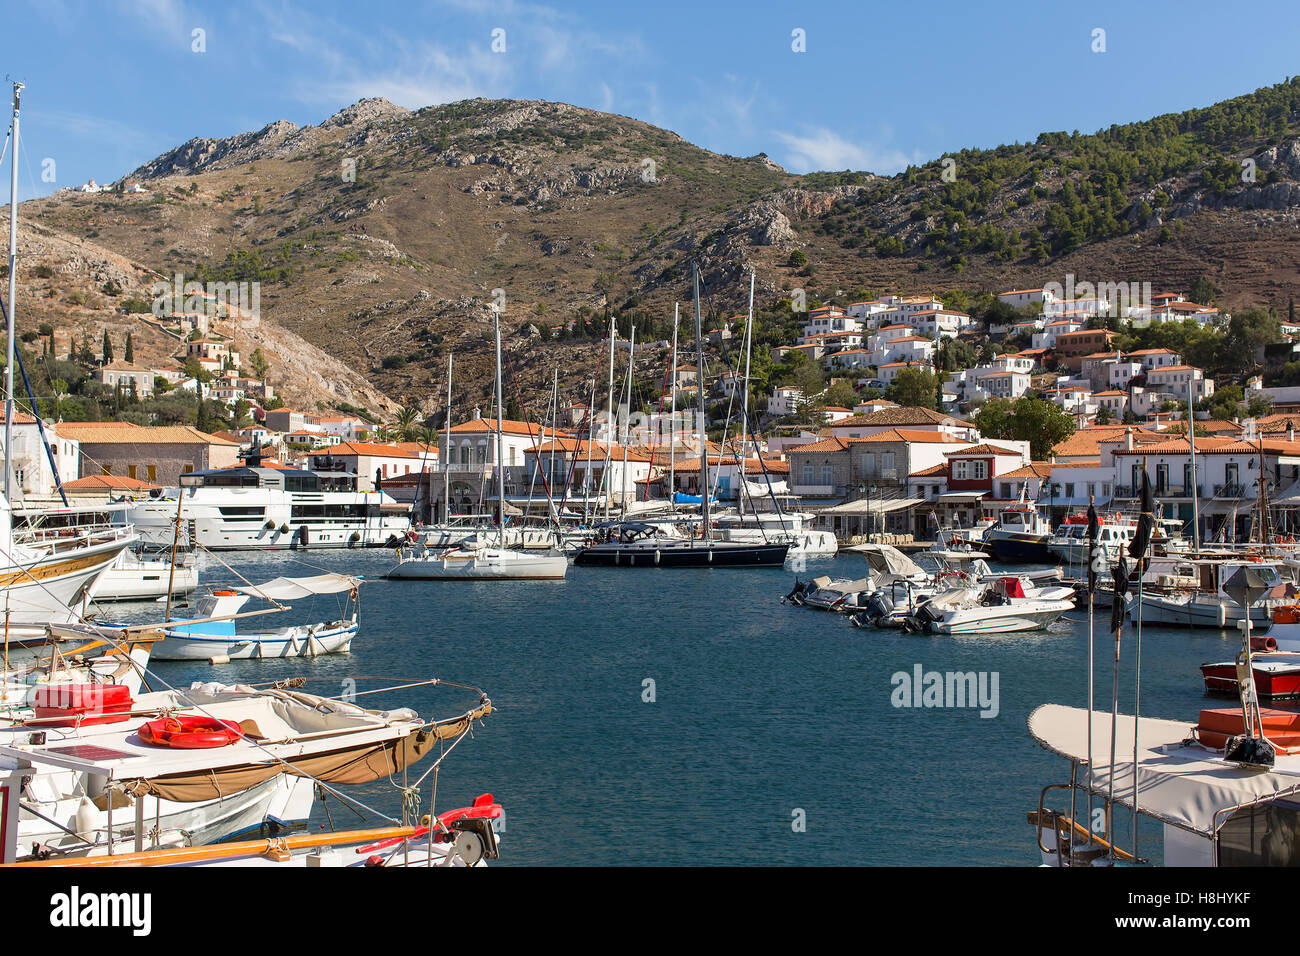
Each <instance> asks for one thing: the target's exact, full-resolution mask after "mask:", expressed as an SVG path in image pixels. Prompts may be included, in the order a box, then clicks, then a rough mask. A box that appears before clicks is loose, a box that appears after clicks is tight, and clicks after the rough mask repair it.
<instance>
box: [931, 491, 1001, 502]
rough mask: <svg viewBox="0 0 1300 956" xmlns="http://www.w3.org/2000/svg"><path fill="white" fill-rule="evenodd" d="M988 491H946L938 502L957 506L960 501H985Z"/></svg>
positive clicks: (937, 499)
mask: <svg viewBox="0 0 1300 956" xmlns="http://www.w3.org/2000/svg"><path fill="white" fill-rule="evenodd" d="M987 494H988V492H987V491H945V492H944V493H943V494H941V495H940V496H939V497H938V498H936V499H935V500H936V501H939V502H943V503H946V504H955V503H956V502H959V501H983V500H984V496H985V495H987Z"/></svg>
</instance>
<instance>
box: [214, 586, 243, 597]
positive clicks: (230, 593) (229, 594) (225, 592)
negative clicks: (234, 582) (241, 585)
mask: <svg viewBox="0 0 1300 956" xmlns="http://www.w3.org/2000/svg"><path fill="white" fill-rule="evenodd" d="M238 593H239V592H238V591H232V590H230V589H229V588H222V589H221V590H220V591H213V592H212V596H213V597H234V596H235V595H237V594H238Z"/></svg>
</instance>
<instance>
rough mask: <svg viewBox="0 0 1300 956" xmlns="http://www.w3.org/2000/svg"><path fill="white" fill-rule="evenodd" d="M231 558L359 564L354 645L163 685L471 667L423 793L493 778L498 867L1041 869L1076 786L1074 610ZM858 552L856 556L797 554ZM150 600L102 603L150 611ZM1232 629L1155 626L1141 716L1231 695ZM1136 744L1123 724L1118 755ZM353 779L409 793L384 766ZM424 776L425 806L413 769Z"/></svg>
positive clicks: (846, 572)
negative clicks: (449, 740)
mask: <svg viewBox="0 0 1300 956" xmlns="http://www.w3.org/2000/svg"><path fill="white" fill-rule="evenodd" d="M221 557H222V560H223V561H227V562H229V565H230V567H229V568H226V567H223V566H222V564H221V563H219V562H218V561H217V560H216V559H214V558H213V557H212V556H205V558H204V565H203V583H204V585H205V586H208V585H213V586H216V585H221V584H230V583H236V582H237V580H238V579H237V577H236V575H235V573H234V572H236V571H237V572H238V574H239V575H243V576H245V577H247V578H248V579H249V580H251V581H253V582H257V581H264V580H267V579H269V578H272V577H275V576H277V575H280V574H287V575H303V574H310V573H315V572H316V571H317V570H329V571H339V572H345V573H350V574H357V575H361V576H364V577H366V578H367V583H366V584H364V585H363V587H362V591H361V605H360V614H361V617H360V631H359V634H358V636H357V638H356V640H355V642H354V643H353V645H352V650H351V653H349V654H340V655H332V656H328V657H320V658H316V659H289V660H269V661H239V662H232V663H229V664H219V665H208V664H198V663H190V662H175V663H167V662H157V663H156V664H155V665H154V669H155V671H156V672H157V674H158V676H159V677H160V678H162V679H163V680H165V681H166V682H167V683H169V684H172V685H173V686H186V685H188V683H189V682H190V681H192V680H218V681H221V682H223V683H239V682H247V683H262V682H266V681H271V680H277V679H284V678H289V677H295V676H303V677H307V678H309V679H310V682H309V683H308V684H307V686H306V689H307V690H309V691H311V692H313V693H321V694H327V695H332V694H341V693H345V692H347V690H348V688H349V687H350V686H351V685H349V684H347V683H346V681H347V680H348V679H354V680H356V681H357V683H356V685H355V687H356V690H358V691H364V690H365V689H366V687H367V685H368V683H369V682H368V681H367V680H366V678H368V677H385V678H409V679H413V680H414V679H424V678H428V677H438V678H442V679H445V680H449V681H456V682H460V683H465V684H471V685H477V686H479V687H482V688H483V690H484V691H486V693H487V694H488V695H489V696H490V697H491V698H492V701H493V703H494V706H495V708H496V711H495V713H494V714H492V716H490V717H489V718H488V719H487V720H486V721H485V722H484V724H483V726H482V727H479V728H476V729H475V731H474V735H473V738H472V739H468V740H466V741H464V742H463V743H462V744H461V745H460V746H459V747H458V748H457V749H456V751H455V752H454V753H452V754H451V755H450V756H449V757H448V758H447V760H446V762H445V764H444V767H443V770H442V771H441V772H440V774H439V783H438V794H437V807H436V809H437V810H438V811H443V810H446V809H448V808H451V807H455V806H462V805H466V804H468V803H469V802H471V800H472V799H473V798H474V796H476V795H477V794H479V793H482V792H491V793H493V794H494V795H495V796H496V798H497V799H498V800H499V801H500V802H501V803H502V804H504V806H505V808H506V815H507V823H506V830H505V835H504V840H503V843H502V859H501V861H500V862H501V863H502V864H504V865H509V864H554V865H567V864H612V865H625V864H626V865H630V864H666V865H691V864H756V865H766V864H816V865H825V864H848V865H857V864H880V865H936V864H948V865H953V864H955V865H968V864H995V865H1009V866H1024V865H1032V864H1034V863H1037V862H1038V856H1037V853H1036V850H1035V846H1034V833H1033V830H1032V829H1031V828H1030V827H1029V826H1028V825H1027V823H1026V817H1025V814H1026V811H1028V810H1032V809H1034V808H1035V806H1036V805H1037V802H1038V797H1039V791H1040V789H1041V788H1042V787H1043V786H1045V785H1046V784H1049V783H1065V782H1067V780H1068V774H1069V767H1068V764H1067V763H1066V761H1064V760H1063V759H1061V758H1059V757H1056V756H1054V755H1052V754H1049V753H1046V752H1045V751H1043V750H1041V749H1040V748H1039V747H1038V745H1037V744H1036V743H1035V742H1034V741H1033V740H1032V739H1031V738H1030V737H1029V735H1028V732H1027V730H1026V726H1025V721H1026V718H1027V717H1028V715H1029V714H1030V712H1031V711H1032V710H1033V709H1034V708H1035V707H1037V706H1038V705H1040V704H1043V703H1061V704H1071V705H1075V706H1084V704H1085V702H1086V699H1087V698H1086V693H1087V691H1086V688H1087V684H1086V660H1087V626H1086V620H1087V617H1086V613H1085V612H1084V611H1076V612H1072V613H1071V615H1069V616H1068V617H1067V618H1066V619H1063V620H1061V621H1060V622H1058V623H1057V624H1055V625H1054V626H1052V627H1051V628H1050V629H1049V630H1047V631H1043V632H1035V633H1028V634H1013V635H1001V636H999V635H988V636H983V637H980V636H975V637H971V636H966V637H955V638H953V637H941V636H918V635H908V634H905V633H903V632H901V631H893V630H873V629H858V628H855V627H853V626H852V625H851V624H850V622H849V620H848V619H847V618H846V617H843V616H840V615H837V614H828V613H823V612H818V611H813V610H808V609H804V608H796V607H793V606H790V605H783V604H782V603H781V597H782V595H784V594H785V593H786V592H788V591H789V589H790V585H791V584H792V583H793V580H794V577H795V573H796V572H795V571H794V570H791V569H789V568H787V569H785V570H778V569H764V570H723V569H718V570H651V569H645V570H627V569H602V568H583V567H571V568H570V569H569V573H568V578H567V579H566V580H564V581H554V582H477V583H476V582H439V581H388V580H385V579H384V578H383V574H384V572H385V571H386V570H387V569H388V568H389V567H390V566H391V565H392V563H393V555H392V553H391V552H389V551H346V552H339V551H305V552H295V553H292V554H286V553H278V554H270V553H267V554H257V555H251V556H250V555H233V556H232V555H223V556H221ZM232 569H233V570H232ZM865 570H866V569H865V565H864V563H863V562H862V560H861V558H859V557H856V556H851V555H850V556H841V557H839V558H836V559H834V560H827V561H819V562H810V563H808V564H807V565H806V566H805V567H803V568H801V569H800V570H799V571H798V572H797V573H799V574H801V575H802V576H803V577H808V576H810V575H814V574H831V575H833V576H835V577H846V578H853V577H860V576H862V575H863V574H864V573H865ZM251 607H252V605H250V608H251ZM160 611H161V607H160V606H155V605H149V606H141V605H123V606H120V607H118V608H110V611H109V613H110V614H111V615H112V616H114V617H116V618H118V619H124V620H125V619H131V618H135V619H144V618H148V617H150V616H152V617H154V619H157V617H158V616H160V614H159V612H160ZM179 613H180V614H182V615H183V613H184V609H181V611H180V612H179ZM336 613H337V611H336V607H335V599H334V598H333V597H329V598H325V597H321V598H316V599H313V600H310V601H303V602H294V606H293V610H292V611H290V612H288V613H287V614H285V615H280V616H275V615H272V616H267V617H259V618H251V619H248V620H245V621H241V622H240V627H241V629H242V628H246V627H254V626H256V625H258V624H260V623H263V622H264V623H265V624H266V625H268V626H269V625H271V624H272V623H273V622H274V624H275V626H283V625H287V624H289V623H309V622H313V621H317V620H324V619H327V618H329V617H331V616H332V615H334V614H336ZM277 618H279V619H277ZM1108 618H1109V608H1105V609H1102V608H1099V609H1098V611H1097V618H1096V645H1095V646H1096V671H1095V673H1096V677H1097V682H1096V698H1095V699H1096V701H1097V706H1098V707H1099V709H1107V710H1108V709H1109V707H1110V700H1111V691H1110V688H1111V673H1112V671H1111V661H1112V656H1113V648H1114V642H1113V639H1112V637H1111V635H1109V634H1108V633H1107V632H1106V627H1107V622H1108ZM1135 637H1136V633H1135V631H1134V630H1133V628H1132V627H1131V626H1129V627H1126V629H1125V631H1124V634H1123V646H1122V652H1123V653H1122V658H1123V664H1122V668H1121V678H1120V680H1121V685H1120V686H1121V692H1120V708H1121V710H1122V711H1124V712H1130V713H1131V712H1132V708H1133V693H1134V674H1133V669H1132V665H1133V661H1134V653H1133V651H1134V642H1135ZM1239 646H1240V643H1239V636H1238V635H1237V634H1236V633H1235V632H1231V633H1223V634H1220V633H1218V632H1215V631H1188V630H1179V629H1169V628H1154V627H1148V628H1146V629H1145V631H1144V634H1143V646H1142V682H1141V692H1142V708H1141V710H1142V713H1143V715H1146V716H1154V717H1165V718H1173V719H1178V720H1185V721H1187V723H1188V725H1189V727H1190V726H1191V725H1192V724H1193V723H1195V721H1196V718H1197V715H1198V713H1199V711H1200V709H1201V708H1202V707H1211V706H1214V707H1222V706H1231V705H1232V702H1231V701H1224V700H1222V699H1218V698H1210V697H1207V696H1205V694H1204V693H1203V691H1202V685H1201V678H1200V673H1199V669H1198V665H1200V664H1201V663H1202V662H1203V661H1209V660H1227V659H1230V658H1231V657H1232V655H1233V653H1234V652H1235V649H1236V648H1238V647H1239ZM918 666H919V667H920V669H921V672H922V673H926V672H932V671H933V672H939V673H941V674H945V673H947V672H961V673H966V672H975V673H977V674H979V675H982V677H983V680H984V684H983V686H984V687H985V689H986V690H987V691H988V692H989V697H990V698H991V700H986V701H985V702H984V705H983V706H981V703H980V702H979V701H966V702H965V704H966V706H924V703H925V701H924V700H923V698H922V695H921V691H920V689H919V688H918V689H916V692H915V694H914V695H913V694H911V693H910V692H908V693H905V691H906V690H907V687H906V686H905V685H904V682H903V681H902V680H901V677H900V675H906V676H907V677H908V678H909V679H910V678H912V677H913V675H915V674H916V672H917V671H916V669H917V667H918ZM994 680H996V683H994V682H993V681H994ZM994 690H996V694H993V693H992V692H993V691H994ZM361 701H362V702H363V703H365V704H366V706H371V707H377V708H389V707H397V706H410V707H413V708H416V709H417V710H419V711H420V713H421V714H422V715H425V716H428V715H430V714H434V715H438V716H450V715H452V714H454V713H457V712H460V711H461V710H464V709H465V708H466V707H467V706H468V705H469V704H470V703H472V702H473V698H472V696H470V695H467V694H466V693H464V692H460V691H456V690H455V689H453V688H433V689H430V688H427V687H421V688H416V689H414V690H409V691H402V692H397V693H391V694H387V695H383V696H382V697H372V698H361ZM907 703H915V704H916V705H917V706H911V707H909V706H900V704H907ZM946 703H948V704H949V705H952V704H956V703H960V702H959V701H954V700H949V701H947V702H946ZM985 715H987V716H985ZM1108 745H1109V744H1108V741H1104V742H1103V741H1099V742H1098V747H1099V748H1100V747H1106V746H1108ZM1126 746H1127V747H1129V748H1131V746H1132V742H1131V741H1128V742H1127V744H1126V742H1124V741H1120V744H1119V751H1120V754H1121V759H1122V755H1123V754H1124V752H1125V747H1126ZM417 768H418V771H417V772H422V771H423V769H424V768H425V764H423V763H422V764H419V765H417ZM394 782H395V783H397V784H400V783H401V781H400V780H398V781H394ZM349 792H350V793H352V794H353V795H355V796H356V797H357V798H358V799H360V800H362V801H363V802H365V803H367V804H369V805H370V806H372V807H374V808H375V809H378V810H381V811H384V812H386V813H390V814H393V815H397V814H398V813H399V809H400V804H399V802H398V793H397V790H396V789H395V788H394V787H392V786H390V785H387V784H378V785H373V786H370V787H368V788H361V789H358V790H355V791H349ZM423 796H424V800H425V803H424V804H423V805H422V806H421V809H420V812H421V813H427V812H428V810H429V807H428V805H427V801H428V799H429V792H428V788H427V787H426V789H425V793H424V795H423ZM326 806H327V807H328V818H327V816H326V814H325V812H324V811H322V810H321V809H319V808H318V809H317V811H316V812H315V814H314V816H313V819H312V823H311V826H313V827H320V826H322V825H326V824H327V819H328V821H330V822H332V824H333V826H335V827H337V828H340V829H343V828H350V827H354V826H359V825H361V818H360V817H359V816H358V814H357V813H356V812H354V811H353V810H350V809H348V808H346V807H344V806H343V805H342V804H341V803H340V802H339V801H337V800H335V799H333V798H331V799H330V801H329V802H328V803H327V805H326ZM362 813H364V811H362ZM366 819H367V820H368V821H369V822H370V823H371V824H378V823H380V822H381V821H380V819H379V818H376V817H373V816H370V815H366ZM1123 819H1125V820H1126V819H1127V817H1126V816H1125V817H1124V818H1123ZM1126 832H1127V831H1126ZM1158 837H1159V833H1158V830H1157V828H1156V827H1155V826H1151V827H1149V828H1148V827H1145V826H1144V829H1143V834H1142V841H1143V844H1144V845H1143V847H1142V850H1143V852H1144V854H1151V855H1152V856H1153V857H1154V861H1155V862H1159V842H1158ZM1128 843H1129V840H1128V839H1127V836H1125V838H1124V839H1123V840H1122V841H1121V844H1122V845H1127V844H1128Z"/></svg>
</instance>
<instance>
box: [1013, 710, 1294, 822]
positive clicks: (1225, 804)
mask: <svg viewBox="0 0 1300 956" xmlns="http://www.w3.org/2000/svg"><path fill="white" fill-rule="evenodd" d="M1116 724H1117V726H1116V730H1117V732H1118V733H1117V737H1118V739H1119V741H1120V746H1119V749H1118V751H1117V753H1116V755H1115V767H1114V770H1113V776H1114V778H1115V800H1116V802H1117V803H1121V804H1123V805H1124V806H1126V807H1131V806H1132V805H1133V718H1132V717H1131V716H1129V715H1127V714H1120V715H1119V720H1118V721H1117V722H1116ZM1191 730H1192V725H1191V724H1190V723H1189V722H1187V721H1183V720H1157V719H1154V718H1147V717H1143V718H1142V721H1141V730H1140V736H1139V738H1138V764H1139V770H1138V810H1139V812H1140V813H1143V814H1146V815H1148V816H1151V817H1154V818H1155V819H1157V820H1163V821H1164V822H1166V823H1172V824H1174V825H1176V826H1181V827H1184V828H1186V829H1189V830H1194V831H1196V832H1197V833H1201V834H1204V835H1206V836H1210V835H1212V834H1213V832H1214V828H1215V826H1216V824H1217V825H1218V826H1220V827H1221V826H1223V824H1224V823H1225V822H1226V821H1227V819H1228V818H1229V817H1230V816H1231V814H1226V813H1225V814H1220V815H1219V816H1218V819H1217V820H1216V819H1215V814H1216V812H1217V811H1220V810H1229V809H1231V808H1233V807H1239V806H1242V805H1243V804H1248V803H1252V802H1254V801H1256V800H1261V799H1262V800H1267V799H1271V798H1273V797H1278V796H1283V795H1286V794H1289V793H1291V794H1293V793H1295V792H1296V791H1297V790H1300V758H1297V757H1292V756H1285V755H1282V754H1279V755H1278V757H1277V766H1276V767H1275V768H1274V769H1273V770H1271V771H1263V770H1249V769H1245V768H1242V767H1239V766H1238V765H1236V764H1232V763H1228V762H1226V761H1225V760H1223V759H1222V758H1221V757H1219V756H1217V754H1216V753H1215V752H1214V751H1212V750H1207V749H1205V748H1203V747H1200V746H1197V745H1191V746H1184V745H1183V741H1185V740H1187V739H1188V738H1190V737H1191V736H1192V733H1191ZM1029 733H1030V735H1032V736H1033V738H1034V739H1035V740H1037V741H1038V743H1039V744H1041V745H1042V746H1043V747H1044V748H1046V749H1047V750H1050V751H1052V752H1053V753H1057V754H1060V755H1061V756H1063V757H1068V758H1070V759H1071V760H1077V761H1079V762H1080V764H1082V765H1086V764H1087V756H1088V753H1087V751H1088V712H1087V710H1085V709H1083V708H1081V707H1065V706H1062V705H1060V704H1045V705H1043V706H1042V707H1039V708H1038V709H1037V710H1035V711H1034V712H1033V713H1032V714H1030V715H1029ZM1092 759H1093V768H1092V771H1091V773H1088V772H1087V771H1086V770H1084V769H1083V768H1082V767H1081V771H1080V779H1081V782H1082V783H1083V784H1084V785H1085V786H1090V787H1091V788H1092V790H1093V792H1094V793H1099V794H1103V795H1104V794H1105V793H1106V792H1107V791H1108V789H1109V787H1110V783H1111V776H1112V768H1111V766H1110V714H1109V713H1107V712H1098V711H1094V712H1093V714H1092Z"/></svg>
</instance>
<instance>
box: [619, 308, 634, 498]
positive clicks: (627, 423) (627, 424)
mask: <svg viewBox="0 0 1300 956" xmlns="http://www.w3.org/2000/svg"><path fill="white" fill-rule="evenodd" d="M635 354H636V326H635V325H634V326H632V335H631V337H630V338H629V339H628V342H627V412H628V414H627V417H626V418H625V419H624V420H623V481H622V486H623V487H622V491H621V493H620V495H621V497H622V499H623V515H624V517H626V516H627V443H628V442H629V441H630V440H631V437H632V436H631V434H630V429H631V427H632V360H633V358H634V357H635Z"/></svg>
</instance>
